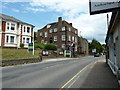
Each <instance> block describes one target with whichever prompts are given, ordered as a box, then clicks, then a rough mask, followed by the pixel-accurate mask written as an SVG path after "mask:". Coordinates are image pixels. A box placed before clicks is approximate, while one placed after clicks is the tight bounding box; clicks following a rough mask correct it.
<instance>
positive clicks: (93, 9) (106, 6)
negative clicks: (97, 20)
mask: <svg viewBox="0 0 120 90" xmlns="http://www.w3.org/2000/svg"><path fill="white" fill-rule="evenodd" d="M89 6H90V14H91V15H92V14H99V13H106V12H112V11H113V10H120V0H90V1H89Z"/></svg>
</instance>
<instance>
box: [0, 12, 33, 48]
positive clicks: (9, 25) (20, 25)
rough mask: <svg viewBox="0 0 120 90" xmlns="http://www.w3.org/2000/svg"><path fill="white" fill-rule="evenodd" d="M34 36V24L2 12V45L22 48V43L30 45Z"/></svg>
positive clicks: (25, 45)
mask: <svg viewBox="0 0 120 90" xmlns="http://www.w3.org/2000/svg"><path fill="white" fill-rule="evenodd" d="M33 37H34V26H33V25H31V24H28V23H25V22H22V21H20V20H18V19H16V18H14V17H12V16H7V15H4V14H0V46H1V47H2V48H4V47H13V48H20V43H23V44H24V47H25V48H27V47H28V43H32V42H33V40H32V38H33Z"/></svg>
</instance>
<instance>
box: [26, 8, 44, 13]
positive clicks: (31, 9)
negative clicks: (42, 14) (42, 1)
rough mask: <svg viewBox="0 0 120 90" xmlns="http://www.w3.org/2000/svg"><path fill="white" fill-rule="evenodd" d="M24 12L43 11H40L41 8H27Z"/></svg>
mask: <svg viewBox="0 0 120 90" xmlns="http://www.w3.org/2000/svg"><path fill="white" fill-rule="evenodd" d="M26 10H28V11H34V12H38V11H45V9H42V8H32V7H27V8H26Z"/></svg>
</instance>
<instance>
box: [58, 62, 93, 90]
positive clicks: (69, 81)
mask: <svg viewBox="0 0 120 90" xmlns="http://www.w3.org/2000/svg"><path fill="white" fill-rule="evenodd" d="M90 64H92V63H90ZM90 64H88V65H87V66H85V67H84V68H83V69H82V70H80V71H79V72H78V73H77V74H76V75H74V76H73V77H72V78H71V79H70V80H69V81H68V82H66V83H65V84H64V85H63V86H62V87H61V88H60V89H59V90H62V89H63V88H65V86H67V85H68V84H69V83H70V82H71V81H72V80H73V79H74V78H76V77H77V76H78V75H79V74H80V73H81V72H82V71H84V70H85V69H86V68H87V67H88V66H89V65H90Z"/></svg>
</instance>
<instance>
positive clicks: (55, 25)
mask: <svg viewBox="0 0 120 90" xmlns="http://www.w3.org/2000/svg"><path fill="white" fill-rule="evenodd" d="M58 24H59V22H53V23H49V24H47V25H51V27H50V28H56V27H57V26H58ZM65 24H67V25H70V23H68V22H67V21H65V20H63V21H62V25H65ZM47 25H46V26H44V27H43V28H42V29H45V28H46V27H47ZM70 26H71V25H70ZM72 27H73V26H72ZM73 28H74V27H73ZM42 29H39V30H42ZM74 29H76V28H74ZM76 30H77V29H76Z"/></svg>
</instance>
